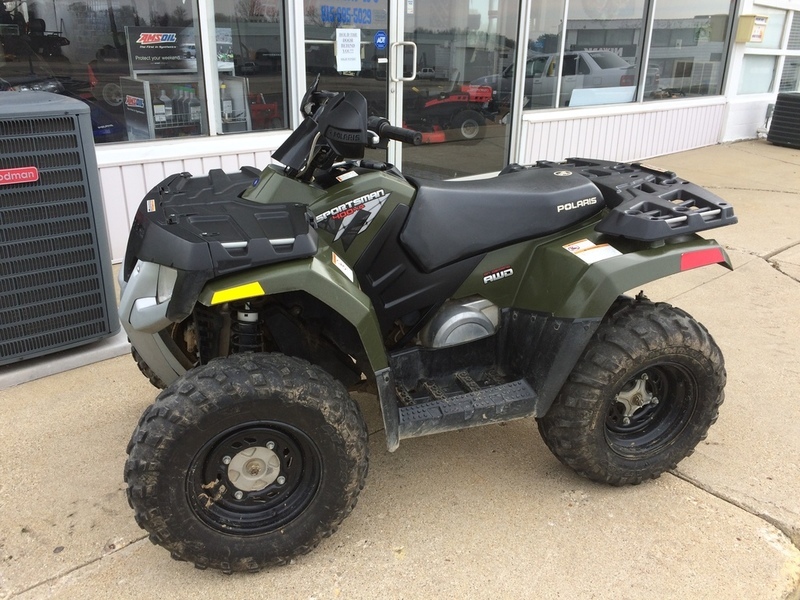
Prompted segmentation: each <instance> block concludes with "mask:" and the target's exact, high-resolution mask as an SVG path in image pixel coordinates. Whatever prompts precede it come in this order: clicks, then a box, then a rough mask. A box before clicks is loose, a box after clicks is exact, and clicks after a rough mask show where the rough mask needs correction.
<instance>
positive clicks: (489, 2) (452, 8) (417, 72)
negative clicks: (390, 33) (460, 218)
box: [389, 0, 520, 179]
mask: <svg viewBox="0 0 800 600" xmlns="http://www.w3.org/2000/svg"><path fill="white" fill-rule="evenodd" d="M392 6H393V8H394V10H395V11H396V12H393V13H392V15H393V16H394V15H396V20H397V22H398V23H401V24H402V31H398V32H397V35H398V38H397V39H402V40H403V41H404V42H405V45H404V46H402V47H400V48H398V47H393V54H395V55H396V56H390V59H391V60H392V61H393V64H392V66H395V65H396V64H397V63H398V62H399V59H400V57H402V65H403V67H402V68H403V73H402V75H403V77H400V76H399V75H400V73H398V72H397V71H394V72H391V73H390V76H392V77H390V79H392V82H391V83H390V94H389V96H390V100H392V99H394V100H396V102H397V104H399V106H398V107H397V108H398V109H399V111H398V112H399V116H398V119H397V120H398V121H402V124H403V125H404V126H406V127H409V128H411V129H417V130H419V131H421V132H422V133H423V144H422V145H421V146H416V147H414V146H410V145H408V144H406V145H404V146H403V147H402V149H400V151H399V153H397V154H398V156H395V157H394V160H395V162H396V163H399V164H402V170H403V172H404V173H406V174H407V175H415V176H417V177H425V178H432V179H450V178H454V177H464V176H468V175H476V174H479V173H486V172H490V171H499V170H500V169H502V168H503V167H504V166H505V164H506V158H507V156H508V144H509V139H510V123H511V118H510V111H511V104H512V102H511V99H512V97H513V94H511V93H508V92H509V86H511V84H512V81H513V72H514V56H515V49H516V46H517V43H516V39H517V30H518V23H519V14H520V3H519V0H436V1H432V0H397V4H396V5H395V4H394V3H392ZM414 67H415V68H414ZM412 75H413V76H412ZM395 80H400V81H395ZM498 82H502V83H505V84H506V88H505V91H506V93H505V94H503V93H498V92H500V89H499V88H500V87H501V86H499V85H498ZM393 86H395V87H397V88H398V89H397V90H396V91H395V92H394V93H391V92H392V87H393ZM398 159H399V160H398Z"/></svg>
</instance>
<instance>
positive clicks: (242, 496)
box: [233, 490, 244, 500]
mask: <svg viewBox="0 0 800 600" xmlns="http://www.w3.org/2000/svg"><path fill="white" fill-rule="evenodd" d="M233 497H234V498H236V499H237V500H241V499H242V498H244V493H243V492H242V491H241V490H240V491H238V492H236V493H235V494H234V495H233Z"/></svg>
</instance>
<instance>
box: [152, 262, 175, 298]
mask: <svg viewBox="0 0 800 600" xmlns="http://www.w3.org/2000/svg"><path fill="white" fill-rule="evenodd" d="M177 279H178V271H176V270H175V269H172V268H170V267H165V266H164V265H159V267H158V284H157V285H156V301H157V302H158V303H159V304H161V303H162V302H167V301H168V300H169V299H170V298H172V290H173V289H174V288H175V281H176V280H177Z"/></svg>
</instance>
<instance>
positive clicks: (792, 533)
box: [670, 469, 800, 552]
mask: <svg viewBox="0 0 800 600" xmlns="http://www.w3.org/2000/svg"><path fill="white" fill-rule="evenodd" d="M670 473H671V474H672V475H674V476H675V477H677V478H678V479H682V480H683V481H685V482H686V483H688V484H690V485H693V486H694V487H696V488H698V489H700V490H702V491H704V492H706V493H707V494H711V495H712V496H714V497H715V498H719V499H720V500H722V501H723V502H727V503H728V504H730V505H732V506H735V507H736V508H738V509H740V510H743V511H745V512H746V513H749V514H751V515H753V516H754V517H756V518H758V519H761V520H762V521H766V522H767V523H769V524H770V525H772V526H773V527H775V528H776V529H777V530H778V531H780V532H781V533H783V534H784V535H785V536H786V537H787V538H788V539H789V541H790V542H791V544H792V545H793V546H794V547H795V548H796V549H797V550H798V552H800V529H797V528H795V527H793V526H792V525H790V524H789V523H785V522H783V521H781V520H780V519H778V518H777V517H773V516H772V515H770V514H767V513H766V512H764V511H762V510H759V509H757V508H755V507H754V506H750V505H748V504H747V503H746V502H742V501H741V500H737V499H736V498H734V497H733V496H732V495H730V494H726V493H724V492H722V491H720V490H717V489H715V488H713V487H712V486H710V485H708V484H705V483H703V482H702V481H700V480H699V479H695V478H694V477H691V476H689V475H687V474H686V473H682V472H681V471H679V470H678V469H673V470H671V471H670ZM767 504H771V503H769V502H767ZM774 506H775V507H776V508H781V510H786V509H784V508H782V507H779V506H777V505H774Z"/></svg>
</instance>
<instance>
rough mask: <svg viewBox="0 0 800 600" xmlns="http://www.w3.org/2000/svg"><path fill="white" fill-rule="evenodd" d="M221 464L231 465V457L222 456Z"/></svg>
mask: <svg viewBox="0 0 800 600" xmlns="http://www.w3.org/2000/svg"><path fill="white" fill-rule="evenodd" d="M222 464H224V465H229V464H231V457H230V456H223V457H222Z"/></svg>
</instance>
